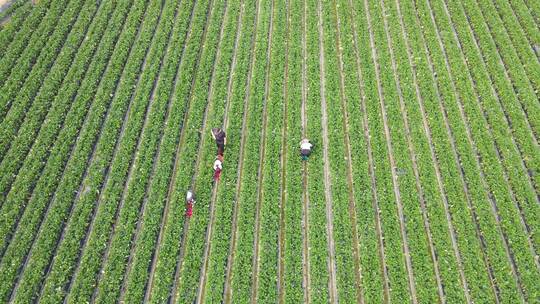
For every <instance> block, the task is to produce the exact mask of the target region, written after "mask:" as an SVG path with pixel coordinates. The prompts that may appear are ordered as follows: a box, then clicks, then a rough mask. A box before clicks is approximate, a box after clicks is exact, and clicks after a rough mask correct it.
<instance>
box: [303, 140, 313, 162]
mask: <svg viewBox="0 0 540 304" xmlns="http://www.w3.org/2000/svg"><path fill="white" fill-rule="evenodd" d="M312 147H313V145H312V144H311V143H310V142H309V140H308V139H307V138H304V139H302V141H301V142H300V155H301V156H302V160H308V158H309V155H310V154H311V148H312Z"/></svg>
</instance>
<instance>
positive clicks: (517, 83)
mask: <svg viewBox="0 0 540 304" xmlns="http://www.w3.org/2000/svg"><path fill="white" fill-rule="evenodd" d="M464 9H465V10H466V11H465V12H464V13H465V14H466V15H465V16H466V18H467V20H469V26H470V27H469V31H470V32H471V33H473V34H474V35H473V38H474V39H475V41H477V43H478V46H479V48H477V51H478V52H479V53H480V56H482V59H484V63H485V65H484V70H485V71H486V74H485V75H486V76H484V77H487V76H489V78H488V79H490V80H491V82H492V85H491V86H492V87H493V88H494V89H495V94H494V95H495V97H496V98H497V100H498V101H499V105H500V106H499V107H500V108H501V109H502V113H501V114H499V113H497V112H498V111H497V112H496V113H497V114H498V115H499V116H500V117H502V115H504V116H505V120H502V118H500V119H497V120H495V119H496V118H491V116H490V115H487V118H488V121H489V122H490V123H492V125H493V124H494V123H496V125H493V126H492V128H493V129H494V131H495V132H496V133H500V134H503V132H504V134H512V135H513V138H512V137H510V139H512V141H511V143H509V142H508V141H503V142H500V143H498V145H499V146H500V147H501V150H502V151H501V155H502V156H503V157H505V158H508V159H512V161H513V165H512V167H509V168H517V166H519V162H523V163H524V165H525V166H527V167H528V169H530V170H531V171H532V172H537V171H539V170H540V165H538V163H540V156H539V155H538V153H537V150H538V144H537V143H535V142H534V141H533V140H536V137H535V133H536V134H538V130H537V127H536V124H537V121H539V120H540V114H538V113H539V112H540V111H539V110H540V105H539V104H538V102H537V101H538V97H537V96H535V94H534V92H533V91H532V90H531V88H530V87H529V79H532V80H534V79H535V78H538V75H540V74H538V71H536V72H530V71H527V74H526V73H525V71H523V70H520V69H519V67H523V65H522V64H521V62H519V60H518V59H517V56H516V54H515V51H514V50H513V48H512V47H511V45H512V43H511V42H510V41H508V39H505V40H506V41H504V42H503V44H504V47H502V45H501V44H496V43H494V42H493V41H494V40H493V39H492V38H493V37H494V38H496V39H497V40H503V39H504V38H507V37H504V36H503V37H500V36H501V35H498V32H500V31H496V32H494V31H492V32H491V34H490V31H489V30H490V26H491V28H493V27H494V26H495V27H496V28H504V26H503V25H502V24H500V23H498V24H493V23H496V21H497V20H492V19H494V18H495V17H494V16H488V17H490V18H489V19H488V22H490V21H491V22H493V23H492V24H491V25H490V24H489V23H488V26H487V27H486V25H485V21H486V20H484V17H483V15H482V13H481V12H480V10H479V9H478V8H477V7H475V6H474V5H473V4H472V3H471V4H469V2H467V3H466V4H465V5H464ZM484 9H487V8H484ZM489 9H492V8H489ZM493 10H495V9H494V8H493ZM458 31H459V27H458ZM493 33H495V34H493ZM464 38H465V37H464ZM465 39H466V38H465ZM497 40H495V42H497ZM465 41H467V40H465ZM506 45H509V46H510V47H506ZM465 51H467V48H466V49H465ZM513 51H514V52H513ZM485 58H498V59H499V60H498V61H495V60H485ZM531 59H533V60H531ZM525 60H527V61H529V62H530V63H529V64H527V65H525V66H533V65H535V63H536V66H538V67H540V65H538V61H537V60H534V58H529V59H525ZM504 68H507V69H508V70H505V69H504ZM533 70H534V68H533ZM508 74H509V75H508ZM480 75H482V74H480ZM505 76H508V77H512V79H513V80H514V81H513V84H512V83H510V79H508V78H507V77H505ZM528 76H529V77H528ZM511 85H513V87H514V90H516V91H515V92H514V90H513V89H512V87H511ZM535 90H536V91H538V87H537V86H535ZM516 93H517V94H519V99H518V96H517V95H516ZM489 100H490V99H487V100H486V101H489ZM520 102H523V103H525V105H524V109H525V113H524V112H523V110H522V109H521V107H520V106H519V105H520ZM494 112H495V111H494ZM488 114H490V112H488ZM505 121H506V124H507V125H508V130H509V131H506V130H504V129H502V130H501V129H500V128H501V127H504V126H505V125H506V124H505ZM530 123H532V124H533V125H532V132H531V125H530ZM499 124H500V125H499ZM505 147H508V148H505ZM516 148H517V151H516V152H519V156H516V157H514V158H512V157H511V156H506V155H505V151H506V150H508V152H510V153H511V152H513V151H514V150H516ZM513 154H514V155H516V154H518V153H513ZM510 155H512V154H510ZM518 161H519V162H518ZM508 170H510V169H508ZM526 170H527V168H523V170H522V172H521V174H519V171H518V175H517V177H516V175H515V174H512V172H509V175H510V184H511V185H512V186H513V187H521V188H518V189H519V190H517V189H516V192H518V193H517V194H516V195H518V197H519V196H520V193H527V191H529V193H530V192H531V190H533V189H529V190H528V189H527V188H530V187H531V186H530V185H527V184H523V183H520V185H519V186H516V185H515V184H514V183H513V182H512V181H514V180H516V179H519V178H521V179H524V180H527V179H528V178H532V183H533V186H535V187H538V186H539V184H540V179H539V178H538V177H535V176H533V177H529V176H527V174H526V172H527V171H526ZM510 171H512V170H510ZM514 182H516V181H514ZM530 195H534V194H532V193H530ZM530 195H529V200H530V198H531V196H530Z"/></svg>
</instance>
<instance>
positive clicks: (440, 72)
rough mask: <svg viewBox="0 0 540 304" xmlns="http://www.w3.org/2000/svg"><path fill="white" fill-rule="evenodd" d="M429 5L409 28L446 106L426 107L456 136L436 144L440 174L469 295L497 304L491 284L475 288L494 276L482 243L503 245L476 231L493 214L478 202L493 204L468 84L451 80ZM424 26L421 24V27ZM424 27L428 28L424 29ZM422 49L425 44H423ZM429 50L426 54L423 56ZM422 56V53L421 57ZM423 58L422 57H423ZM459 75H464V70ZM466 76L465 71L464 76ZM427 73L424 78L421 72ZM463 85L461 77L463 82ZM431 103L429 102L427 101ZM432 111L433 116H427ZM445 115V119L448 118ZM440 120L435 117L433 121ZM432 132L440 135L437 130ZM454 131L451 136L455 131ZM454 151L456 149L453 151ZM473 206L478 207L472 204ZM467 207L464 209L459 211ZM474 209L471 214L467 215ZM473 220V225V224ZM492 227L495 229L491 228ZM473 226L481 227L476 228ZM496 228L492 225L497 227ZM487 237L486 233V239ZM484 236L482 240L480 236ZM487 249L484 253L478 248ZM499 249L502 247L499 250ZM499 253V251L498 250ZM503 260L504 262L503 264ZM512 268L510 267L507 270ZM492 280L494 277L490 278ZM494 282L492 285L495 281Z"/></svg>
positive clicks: (422, 6)
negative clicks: (465, 103)
mask: <svg viewBox="0 0 540 304" xmlns="http://www.w3.org/2000/svg"><path fill="white" fill-rule="evenodd" d="M426 4H427V3H426V2H418V3H417V9H418V11H419V13H418V16H417V18H420V19H422V20H421V21H420V20H417V22H414V21H410V22H409V23H410V24H409V26H408V27H409V28H410V29H415V28H416V29H418V27H419V26H420V28H421V29H423V33H422V35H423V37H422V36H420V34H419V33H418V30H417V31H413V30H410V31H411V33H413V34H414V36H415V37H418V36H420V37H418V38H416V39H412V40H411V41H412V42H414V43H415V44H416V45H418V46H417V47H416V48H415V47H413V50H416V52H420V55H421V54H422V53H426V55H427V56H428V57H427V59H424V60H428V61H429V63H430V64H431V65H432V67H429V69H428V67H425V68H424V69H425V70H426V75H434V76H433V77H432V78H431V79H430V78H427V76H426V77H425V78H426V80H425V81H420V84H421V85H427V84H428V83H430V82H433V80H436V83H437V91H438V92H437V95H438V96H439V98H440V99H441V101H442V103H440V104H439V103H435V105H433V104H432V103H426V107H435V106H439V107H440V108H441V110H440V112H441V114H444V115H443V119H447V120H448V124H449V126H447V128H448V129H449V131H448V132H451V134H454V135H453V136H451V137H452V138H451V140H452V141H453V144H452V146H451V147H450V146H448V143H445V142H442V143H441V144H437V141H435V142H434V143H435V149H436V150H437V154H438V155H439V160H440V161H441V172H442V175H443V176H447V178H446V179H444V181H445V183H444V184H445V188H446V189H450V190H452V191H450V190H447V192H446V193H447V196H448V200H449V207H450V213H451V215H452V218H453V219H455V220H454V221H453V224H454V225H455V226H454V227H455V230H456V234H457V242H458V247H459V248H460V251H461V254H462V260H463V268H464V272H465V277H466V278H467V280H468V282H469V283H470V285H469V287H470V293H471V297H472V299H473V300H475V299H493V298H492V297H493V296H494V295H489V293H491V291H489V290H488V289H489V286H488V284H486V283H483V284H476V283H475V282H487V281H489V279H488V278H487V277H486V275H488V273H490V272H491V269H492V266H491V265H490V264H493V261H490V259H489V257H488V256H487V253H486V252H485V246H483V245H482V244H483V240H485V239H486V237H488V239H489V238H493V239H494V240H495V241H497V240H498V237H497V236H496V235H493V233H495V231H493V230H492V229H491V230H488V231H484V233H482V232H481V231H478V232H475V230H476V229H478V225H479V223H478V220H479V218H478V216H477V213H476V212H477V211H488V212H489V208H488V209H487V210H486V207H488V206H487V205H484V206H485V207H484V208H483V209H476V204H477V203H475V202H478V203H480V202H487V199H489V197H488V195H489V193H488V192H489V191H488V189H485V187H484V183H483V181H482V179H483V176H482V173H481V172H480V170H479V169H478V163H477V159H476V153H475V150H474V149H475V146H474V142H472V140H471V139H470V138H469V134H470V129H469V127H468V125H467V120H466V119H464V116H462V109H461V100H462V98H464V95H462V92H460V91H458V90H457V85H459V86H461V85H462V84H463V82H462V81H461V82H460V83H458V84H457V85H456V83H455V79H452V74H451V73H452V72H454V71H453V70H452V69H451V66H450V65H451V64H452V63H454V62H455V59H454V58H450V59H449V58H448V57H447V54H448V53H447V52H446V49H441V47H444V45H442V41H438V38H439V37H438V33H437V30H436V24H432V21H431V20H430V12H429V11H430V10H431V9H430V8H429V7H426ZM419 22H420V23H419ZM422 25H423V27H422ZM424 43H425V45H424V46H422V44H424ZM422 49H424V51H422ZM417 54H418V53H417ZM422 57H423V56H422ZM446 60H448V67H447V68H446V69H445V68H444V67H445V65H446ZM425 64H426V62H425V61H424V63H423V64H419V65H418V66H419V67H424V66H425ZM460 71H463V68H461V70H460ZM460 73H461V72H460ZM422 74H424V73H422ZM458 80H461V78H458ZM425 88H426V89H425V91H427V92H429V90H428V88H429V87H425ZM428 100H429V99H427V98H426V101H428ZM436 111H437V108H436V107H435V108H434V109H433V112H434V113H436ZM430 113H432V111H428V114H430ZM445 116H446V118H444V117H445ZM434 119H435V118H432V119H431V120H432V121H433V120H434ZM432 130H436V129H435V128H432ZM450 130H451V131H450ZM454 149H455V150H454ZM452 150H454V151H455V152H454V158H455V163H453V162H450V161H449V160H450V159H449V158H448V157H445V155H446V154H447V153H448V151H452ZM460 170H461V171H462V176H463V177H464V182H465V186H466V188H465V190H466V191H468V192H466V193H465V194H466V196H467V197H463V193H462V189H460V188H461V187H460V185H458V184H457V182H456V180H457V179H458V178H459V176H458V175H457V174H458V172H459V171H460ZM465 199H466V200H467V201H468V204H466V205H465V204H464V203H465ZM472 203H474V204H475V205H472ZM460 205H462V206H460ZM467 209H469V211H467ZM471 219H472V222H471ZM489 219H490V217H487V218H483V220H489ZM492 225H495V224H494V223H492ZM473 227H476V228H475V229H473ZM492 227H493V226H492ZM486 233H487V234H486ZM475 234H476V236H477V238H482V241H481V240H478V239H475V238H473V235H475ZM480 234H481V235H480ZM479 247H482V248H479ZM499 248H500V247H499ZM493 249H495V248H493ZM498 256H500V257H503V253H499V255H498ZM481 257H482V258H483V259H484V260H485V261H486V262H485V263H483V262H482V260H481V259H480V258H481ZM503 261H504V259H503ZM480 264H484V267H486V268H487V270H488V271H487V272H486V271H478V270H477V269H478V265H480ZM506 266H508V265H506ZM490 276H491V275H490ZM492 283H493V282H492Z"/></svg>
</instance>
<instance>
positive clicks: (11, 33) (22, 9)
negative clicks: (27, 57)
mask: <svg viewBox="0 0 540 304" xmlns="http://www.w3.org/2000/svg"><path fill="white" fill-rule="evenodd" d="M31 11H32V5H31V4H30V1H25V0H20V1H17V2H15V3H14V4H12V5H11V6H10V7H9V8H8V9H7V10H5V11H4V12H2V13H1V14H0V20H2V19H3V18H5V17H6V16H8V15H10V17H9V18H10V20H9V22H8V23H7V24H3V25H0V57H4V54H5V52H6V51H7V50H8V49H9V46H10V45H11V43H12V42H13V39H14V38H15V35H17V33H18V32H19V30H20V29H21V28H22V27H23V26H24V24H25V22H27V21H28V20H27V18H28V16H29V15H30V13H31Z"/></svg>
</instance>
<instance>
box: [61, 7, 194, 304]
mask: <svg viewBox="0 0 540 304" xmlns="http://www.w3.org/2000/svg"><path fill="white" fill-rule="evenodd" d="M190 12H191V9H190V8H189V7H188V8H185V7H182V8H181V9H179V14H181V15H180V17H178V19H179V20H180V21H178V22H177V24H176V27H177V28H176V29H175V32H174V33H173V34H172V39H173V41H172V42H171V43H170V45H183V44H184V42H185V37H186V35H187V22H188V19H189V16H190ZM181 50H182V48H172V49H171V48H170V49H169V51H168V53H167V58H166V59H165V62H164V67H165V69H166V70H165V71H164V72H163V73H162V74H164V75H166V77H161V76H160V80H159V83H158V84H157V88H156V90H157V93H155V96H152V98H153V99H155V98H156V96H157V98H159V99H158V100H161V101H167V100H170V98H171V97H170V94H171V93H172V92H171V91H172V85H173V78H174V76H175V73H176V70H177V67H178V62H179V60H180V56H179V52H181ZM152 104H153V102H152ZM153 113H154V112H153ZM149 115H150V117H153V116H152V114H149ZM150 120H151V121H152V122H153V121H154V119H152V118H150ZM157 124H159V125H160V126H161V125H162V122H157ZM144 132H146V130H145V131H144ZM146 136H147V134H146V133H143V135H142V137H143V138H142V139H141V141H142V142H145V143H148V140H147V137H146ZM147 145H150V144H147ZM150 146H152V145H150ZM113 184H114V183H113ZM111 190H112V188H111V187H107V188H105V190H104V192H103V195H104V196H105V197H108V198H109V199H110V198H111V196H112V195H117V197H118V195H120V194H119V193H118V192H116V193H113V192H112V191H111ZM118 200H119V198H118V199H117V200H116V202H118ZM118 208H119V207H118V205H117V204H102V205H100V207H99V208H98V210H97V212H96V214H95V216H94V219H93V222H92V224H91V227H92V230H91V231H90V232H89V233H90V235H89V236H88V239H87V241H86V244H85V248H86V249H85V250H84V252H83V254H82V257H81V262H80V265H79V268H78V269H79V271H78V272H77V273H76V274H75V277H74V279H73V283H72V287H71V290H72V292H71V294H70V295H69V298H68V301H69V300H72V301H76V302H80V301H89V300H90V297H91V296H92V293H93V289H94V286H95V284H96V281H97V277H98V276H99V274H98V270H99V268H100V265H101V263H100V260H101V259H102V257H103V254H104V251H105V250H106V248H104V247H99V245H98V244H104V243H107V241H108V239H109V236H110V234H111V230H112V229H113V227H112V223H113V221H114V220H115V215H116V214H118Z"/></svg>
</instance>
